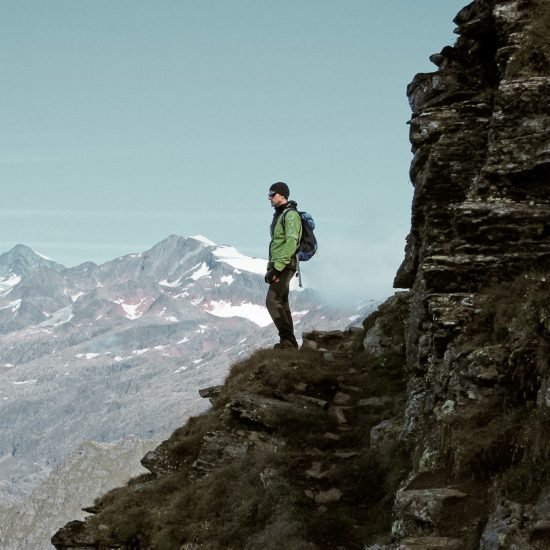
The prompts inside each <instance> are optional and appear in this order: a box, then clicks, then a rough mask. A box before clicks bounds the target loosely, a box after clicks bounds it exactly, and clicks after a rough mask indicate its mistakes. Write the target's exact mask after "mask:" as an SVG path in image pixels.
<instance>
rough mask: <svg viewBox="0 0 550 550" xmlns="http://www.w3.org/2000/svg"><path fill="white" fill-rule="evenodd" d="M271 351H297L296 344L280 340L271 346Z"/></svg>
mask: <svg viewBox="0 0 550 550" xmlns="http://www.w3.org/2000/svg"><path fill="white" fill-rule="evenodd" d="M273 349H298V344H294V343H293V342H291V341H290V340H281V341H280V342H279V343H278V344H275V345H274V346H273Z"/></svg>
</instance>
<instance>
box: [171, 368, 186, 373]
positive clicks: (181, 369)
mask: <svg viewBox="0 0 550 550" xmlns="http://www.w3.org/2000/svg"><path fill="white" fill-rule="evenodd" d="M186 370H187V367H180V368H179V369H176V370H175V371H174V374H179V373H180V372H183V371H186Z"/></svg>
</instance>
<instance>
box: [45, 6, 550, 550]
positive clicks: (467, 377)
mask: <svg viewBox="0 0 550 550" xmlns="http://www.w3.org/2000/svg"><path fill="white" fill-rule="evenodd" d="M455 22H456V24H457V26H458V27H457V33H458V39H457V41H456V44H455V45H454V46H452V47H449V46H448V47H445V48H443V50H442V51H441V52H440V53H438V54H434V55H433V56H432V58H431V59H432V61H433V62H434V63H435V64H436V65H437V66H438V70H437V71H435V72H433V73H430V74H420V75H417V76H416V77H415V78H414V80H413V82H412V83H411V84H410V86H409V88H408V95H409V99H410V104H411V109H412V113H413V114H412V119H411V121H410V133H411V143H412V146H413V154H414V158H413V162H412V165H411V179H412V182H413V184H414V186H415V195H414V200H413V209H412V223H411V232H410V235H409V237H408V239H407V246H406V251H405V259H404V262H403V264H402V266H401V267H400V269H399V271H398V273H397V275H396V278H395V286H396V287H398V288H407V289H410V291H409V292H404V293H397V294H396V295H395V296H394V297H393V298H392V299H390V300H389V301H388V302H387V303H386V304H384V305H383V306H382V307H381V308H380V309H379V310H378V311H377V312H375V313H374V314H373V315H371V316H370V317H368V318H367V319H366V320H365V322H364V324H363V331H362V332H361V333H360V334H359V333H358V334H353V333H337V332H333V333H312V334H310V335H306V336H305V338H304V345H303V349H302V351H301V353H299V354H290V352H288V353H289V354H284V353H282V354H281V353H279V354H277V353H275V352H267V351H266V352H259V353H258V354H256V355H255V356H254V357H253V358H251V360H250V362H248V363H243V364H240V365H236V366H235V367H234V368H233V371H232V374H231V376H230V377H229V379H228V381H227V382H226V384H225V385H224V387H223V388H222V390H221V391H219V392H218V390H216V391H215V392H214V391H210V390H209V391H207V392H205V396H207V397H209V398H210V399H211V400H212V402H213V410H212V412H211V413H209V414H208V415H206V416H205V417H202V418H200V419H197V420H195V421H194V422H193V423H191V424H189V425H188V426H186V427H185V428H182V429H181V431H179V432H176V433H175V434H174V436H173V437H172V438H170V439H169V440H168V441H167V442H165V443H164V444H163V445H162V446H161V447H160V448H159V449H157V451H155V453H156V454H155V456H154V460H150V461H149V463H150V465H151V468H150V470H151V471H152V472H153V473H154V475H155V476H156V477H155V479H154V480H148V481H147V483H141V484H138V485H137V487H136V486H133V488H132V486H129V487H128V488H122V489H120V490H118V491H115V492H113V493H111V494H110V495H107V496H106V497H104V498H103V499H100V500H99V501H98V502H97V503H96V506H97V507H98V509H99V513H98V514H97V515H96V516H94V517H91V518H89V519H87V520H86V522H84V523H83V524H81V525H79V526H75V525H70V526H68V527H67V528H66V529H65V530H61V531H60V532H59V533H58V534H57V535H56V536H55V537H54V539H53V540H54V544H55V545H56V546H57V548H59V549H61V548H65V549H70V548H76V547H77V545H76V544H75V541H78V540H82V541H84V542H86V541H93V542H94V543H95V544H105V545H111V546H107V547H113V548H114V547H120V548H179V547H181V548H191V547H193V548H201V549H202V548H204V549H211V548H247V549H256V548H260V547H262V548H281V547H284V548H297V549H302V548H303V549H306V548H307V549H313V548H360V547H364V548H366V549H369V550H397V549H400V550H413V549H434V550H435V549H441V550H443V549H453V550H459V549H460V550H474V549H477V548H481V549H484V550H489V549H490V550H497V549H498V550H506V549H509V550H511V549H517V548H521V549H522V550H529V549H532V550H542V549H544V548H548V547H550V507H549V506H548V502H549V498H550V497H549V495H550V410H549V403H550V398H549V395H550V390H549V388H550V364H549V361H550V305H549V304H550V288H549V284H548V283H549V278H550V195H549V192H548V191H549V188H548V181H549V176H550V124H549V122H550V120H549V119H550V109H549V107H548V96H549V91H550V39H549V38H548V36H550V6H549V5H548V2H544V1H542V0H475V1H474V2H472V3H471V4H470V5H468V6H467V7H465V8H464V9H463V10H461V11H460V13H459V14H458V15H457V17H456V19H455ZM175 480H178V487H184V488H183V489H178V490H176V489H175V488H174V485H175ZM138 487H139V489H138ZM199 487H200V489H199ZM161 488H164V490H165V493H164V494H174V495H176V494H177V495H178V496H177V497H176V496H174V497H169V496H166V497H164V498H163V499H161V498H160V497H159V496H158V495H159V494H161ZM167 488H168V489H167ZM254 488H256V489H257V490H255V489H254ZM166 490H168V493H166ZM199 492H202V495H203V496H204V501H203V500H200V499H199V500H197V498H196V495H197V494H198V493H199ZM138 493H139V494H138ZM230 493H231V494H234V495H238V497H237V498H236V499H232V500H231V499H228V497H227V495H228V494H230ZM140 494H148V495H150V499H149V501H148V502H144V500H143V499H142V497H141V496H140ZM192 495H194V496H192ZM191 502H192V504H190V503H191ZM245 502H246V503H248V504H246V505H245ZM267 502H269V503H270V504H267ZM184 503H185V505H186V506H183V504H184ZM128 506H129V507H130V508H131V509H136V510H137V511H136V513H135V515H133V516H132V514H128V513H126V514H124V513H122V510H123V509H124V507H128ZM189 507H191V508H192V509H193V512H191V511H189ZM229 508H230V509H231V511H228V509H229ZM143 518H147V519H146V520H144V519H143ZM75 533H76V534H75ZM163 537H164V538H163ZM167 541H168V542H167ZM117 545H118V546H117ZM170 545H171V546H170ZM193 545H195V546H193Z"/></svg>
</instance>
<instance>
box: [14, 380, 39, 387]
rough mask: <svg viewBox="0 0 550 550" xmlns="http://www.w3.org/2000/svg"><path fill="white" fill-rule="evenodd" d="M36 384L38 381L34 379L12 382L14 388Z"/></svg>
mask: <svg viewBox="0 0 550 550" xmlns="http://www.w3.org/2000/svg"><path fill="white" fill-rule="evenodd" d="M36 382H38V380H36V379H34V380H17V381H15V382H14V384H15V385H16V386H20V385H22V384H35V383H36Z"/></svg>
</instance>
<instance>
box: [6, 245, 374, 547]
mask: <svg viewBox="0 0 550 550" xmlns="http://www.w3.org/2000/svg"><path fill="white" fill-rule="evenodd" d="M265 266H266V261H265V260H263V259H259V258H250V257H247V256H244V255H242V254H240V253H239V252H238V251H237V250H236V249H234V248H233V247H231V246H225V245H216V244H215V243H213V242H211V241H209V240H208V239H206V238H204V237H201V236H196V237H188V238H185V237H180V236H175V235H172V236H170V237H168V238H167V239H165V240H163V241H161V242H159V243H158V244H156V245H155V246H153V247H152V248H151V249H150V250H147V251H145V252H143V253H140V254H130V255H127V256H123V257H120V258H117V259H115V260H113V261H110V262H107V263H105V264H102V265H96V264H94V263H92V262H88V263H84V264H82V265H79V266H77V267H73V268H65V267H64V266H62V265H60V264H58V263H56V262H54V261H53V260H50V259H47V258H45V257H43V256H40V255H38V254H36V253H35V252H33V251H32V250H31V249H30V248H28V247H26V246H23V245H17V246H16V247H14V248H13V249H12V250H10V251H9V252H7V253H5V254H2V255H0V409H1V414H0V419H1V420H0V423H1V430H0V495H1V497H2V501H3V507H4V510H5V509H6V507H9V506H11V507H12V509H11V511H10V516H9V517H11V518H13V517H16V516H17V514H15V515H14V512H13V507H21V506H24V502H25V500H26V499H27V498H28V496H29V494H30V493H31V492H32V491H34V492H35V500H36V498H37V497H36V492H37V491H38V492H39V491H40V483H42V482H43V480H44V479H45V477H46V475H47V474H48V473H49V472H51V471H52V469H53V468H56V467H58V466H59V465H60V464H61V463H62V462H63V460H64V457H66V456H68V455H69V453H71V452H73V451H74V450H75V449H77V448H78V447H79V445H81V443H82V442H83V441H94V442H98V443H112V442H115V441H118V440H123V439H124V438H128V437H129V436H131V437H133V438H136V439H137V440H139V441H141V440H156V441H158V440H160V438H162V437H163V436H165V435H166V434H168V433H170V432H171V431H172V430H173V429H175V428H176V427H177V426H179V425H181V424H182V423H183V422H184V421H185V420H186V418H187V417H189V416H190V415H194V414H197V413H199V412H201V411H202V410H204V409H205V408H206V406H207V405H208V403H206V402H205V400H203V399H201V398H200V396H199V394H198V389H200V388H203V387H207V386H211V385H215V384H219V383H221V382H222V381H223V379H224V377H225V375H226V373H227V369H228V367H229V365H231V364H233V363H235V362H236V361H238V360H240V359H242V358H245V357H246V356H247V355H248V354H250V352H251V351H252V350H255V349H258V348H260V347H269V346H271V345H272V344H273V343H274V342H275V341H276V340H277V335H276V330H275V328H274V327H273V325H271V324H270V318H269V315H268V313H267V311H266V309H265V306H264V300H265V292H266V285H265V283H264V281H263V275H264V273H265ZM296 281H297V280H296ZM296 286H297V284H296V285H295V287H296ZM291 302H292V309H293V314H294V320H295V323H296V329H297V335H298V336H299V335H300V334H301V332H302V331H309V330H312V329H316V330H326V329H333V328H344V327H345V326H348V325H350V324H352V323H353V322H354V321H356V320H361V319H363V318H364V317H365V315H366V314H367V313H368V312H369V311H370V310H371V309H373V307H374V304H373V303H368V304H365V305H364V306H362V307H359V308H358V309H357V310H356V311H337V310H335V309H333V308H328V307H327V306H324V305H323V304H322V303H321V302H320V298H319V296H318V295H317V294H316V293H315V291H313V290H312V289H308V288H306V289H303V290H300V291H298V290H297V288H294V290H293V292H292V293H291ZM124 445H125V446H126V447H127V444H124ZM136 452H137V453H138V454H139V453H140V452H142V448H139V449H138V450H137V451H136ZM129 462H131V461H129ZM134 465H135V464H134ZM129 467H130V465H129ZM96 474H97V475H100V474H101V473H100V472H95V473H94V470H93V468H90V469H89V471H88V473H87V474H86V475H87V476H93V475H96ZM129 475H132V473H131V472H128V476H129ZM51 483H52V482H51V480H50V481H49V486H50V487H51ZM65 483H66V480H65ZM102 489H103V490H104V489H105V485H103V487H102ZM99 490H101V489H99ZM50 491H51V489H50ZM58 500H59V502H60V503H63V502H64V499H63V498H60V499H58ZM65 500H67V501H68V500H70V499H69V497H68V496H67V498H66V499H65ZM82 504H83V503H80V504H78V505H77V509H78V507H79V506H82ZM60 506H61V504H60ZM62 506H68V505H67V502H65V503H64V504H63V505H62ZM42 508H43V507H42ZM73 509H74V508H73ZM27 512H28V510H27ZM49 513H51V510H50V511H49ZM72 513H73V515H74V512H72ZM67 514H68V515H67V516H66V517H71V516H70V514H71V512H70V511H67ZM64 520H65V518H64V519H60V525H61V524H62V523H63V521H64ZM0 524H3V527H2V528H1V529H0V534H1V535H2V536H3V537H4V539H5V538H6V536H7V535H6V533H7V532H8V530H9V528H10V527H9V525H7V524H6V522H5V521H2V508H0ZM51 527H52V525H51V524H50V531H51ZM2 529H3V530H4V532H3V533H2ZM12 535H13V532H12V534H11V535H10V536H12ZM14 544H15V543H14ZM17 544H21V543H17ZM33 544H38V543H37V542H36V541H35V542H34V543H33ZM16 547H17V546H16ZM19 547H21V548H23V547H24V546H19ZM31 547H33V546H31ZM38 547H40V546H34V547H33V548H38Z"/></svg>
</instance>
